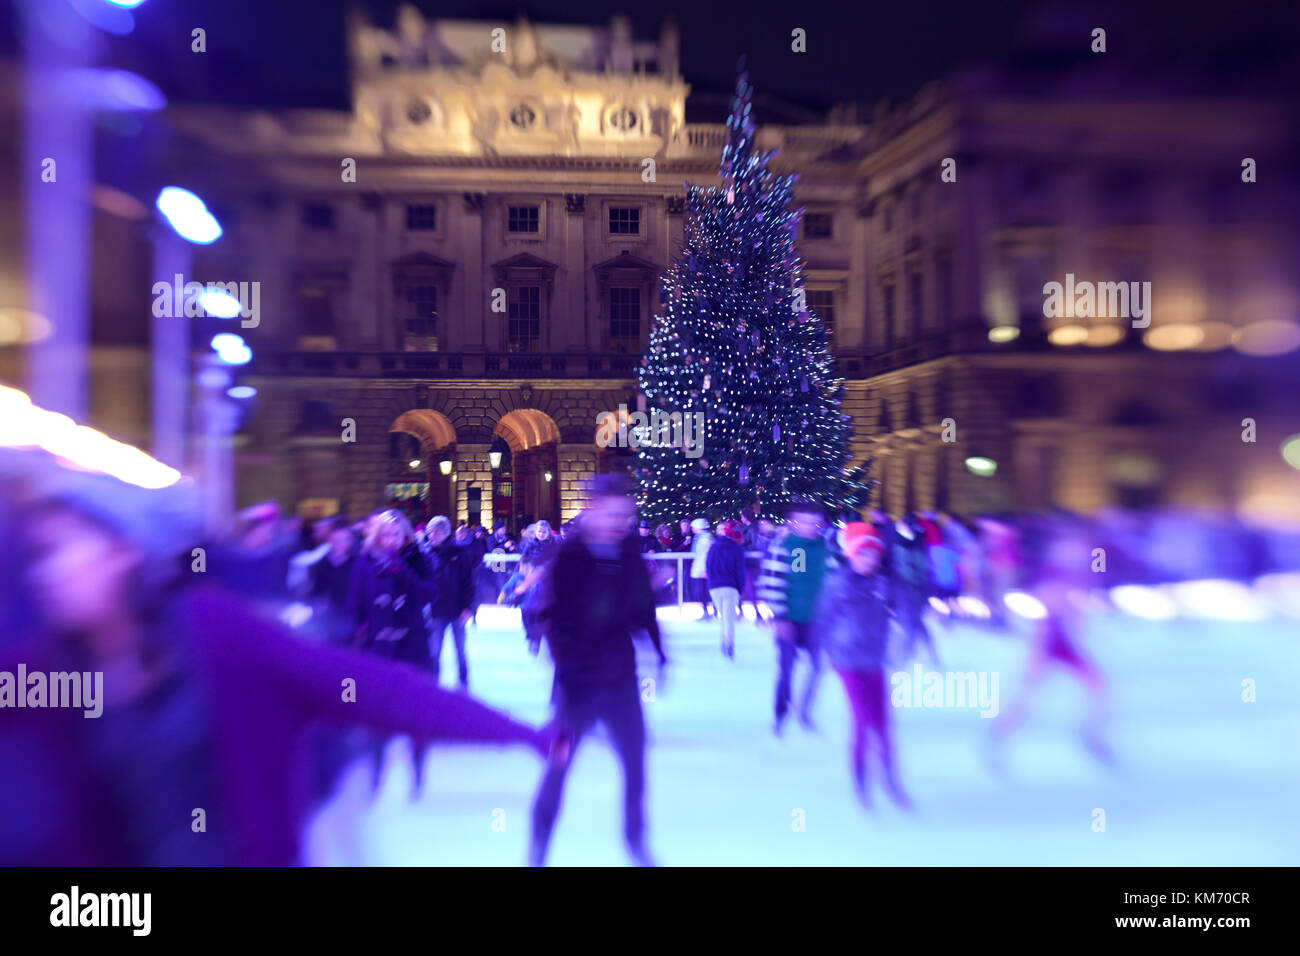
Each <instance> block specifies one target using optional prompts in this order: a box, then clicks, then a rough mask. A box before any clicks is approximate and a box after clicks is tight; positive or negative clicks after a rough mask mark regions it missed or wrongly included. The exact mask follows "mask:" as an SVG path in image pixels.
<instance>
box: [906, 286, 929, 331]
mask: <svg viewBox="0 0 1300 956" xmlns="http://www.w3.org/2000/svg"><path fill="white" fill-rule="evenodd" d="M924 290H925V277H924V276H922V275H921V273H919V272H913V273H912V274H911V275H909V276H908V277H907V297H908V299H910V300H911V302H910V304H911V307H912V338H920V337H921V335H922V334H923V332H924V329H925V291H924Z"/></svg>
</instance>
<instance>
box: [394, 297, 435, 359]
mask: <svg viewBox="0 0 1300 956" xmlns="http://www.w3.org/2000/svg"><path fill="white" fill-rule="evenodd" d="M402 298H403V299H404V300H405V302H406V314H405V316H403V318H404V319H405V324H406V334H407V336H408V337H412V338H422V339H436V336H437V335H438V287H437V286H436V285H408V286H407V287H406V289H405V291H404V294H403V296H402ZM433 347H434V348H437V344H436V342H435V343H434V346H433Z"/></svg>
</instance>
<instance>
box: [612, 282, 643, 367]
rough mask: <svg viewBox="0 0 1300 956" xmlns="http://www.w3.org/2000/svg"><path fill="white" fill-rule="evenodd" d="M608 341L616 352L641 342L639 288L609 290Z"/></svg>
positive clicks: (631, 348) (628, 348) (631, 349)
mask: <svg viewBox="0 0 1300 956" xmlns="http://www.w3.org/2000/svg"><path fill="white" fill-rule="evenodd" d="M609 343H610V348H611V349H613V350H614V351H616V352H627V351H633V350H635V349H636V348H637V347H638V346H639V345H640V344H641V290H640V289H610V290H609Z"/></svg>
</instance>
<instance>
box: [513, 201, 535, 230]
mask: <svg viewBox="0 0 1300 956" xmlns="http://www.w3.org/2000/svg"><path fill="white" fill-rule="evenodd" d="M538 222H539V216H538V208H537V207H536V206H510V207H508V210H507V217H506V229H507V230H508V231H510V232H537V231H538Z"/></svg>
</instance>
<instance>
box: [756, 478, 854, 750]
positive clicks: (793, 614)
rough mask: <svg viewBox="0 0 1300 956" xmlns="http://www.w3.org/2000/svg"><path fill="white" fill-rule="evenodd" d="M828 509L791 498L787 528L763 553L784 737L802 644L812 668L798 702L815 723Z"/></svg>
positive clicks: (762, 591)
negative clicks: (817, 625) (817, 626)
mask: <svg viewBox="0 0 1300 956" xmlns="http://www.w3.org/2000/svg"><path fill="white" fill-rule="evenodd" d="M824 524H825V514H824V512H823V511H822V508H821V506H820V505H818V504H816V503H815V502H811V501H795V502H791V504H790V505H789V506H787V508H786V524H785V527H784V529H783V531H784V533H783V534H781V535H779V536H778V537H776V538H774V539H773V541H772V543H771V545H769V547H768V549H767V554H766V556H765V557H764V558H763V565H762V577H761V578H759V581H758V588H759V591H758V596H759V598H760V599H761V600H762V601H763V602H764V603H766V604H767V606H768V607H769V608H770V609H771V611H772V617H773V623H774V625H775V627H776V647H777V678H776V708H775V709H776V721H775V723H774V725H773V728H772V729H773V731H774V732H775V733H776V735H777V736H778V737H779V736H781V734H782V733H783V731H784V728H785V719H786V715H787V714H788V712H789V710H790V688H791V683H792V682H793V674H794V662H795V658H796V656H797V655H798V652H799V651H800V650H803V651H804V652H805V653H806V654H807V655H808V663H809V664H810V665H811V671H810V673H809V675H808V683H807V684H806V685H805V687H804V692H803V697H802V699H801V700H800V703H799V720H800V722H801V723H802V724H803V725H804V726H805V727H806V728H808V729H810V730H811V729H813V722H812V704H813V698H814V696H815V695H816V693H817V681H818V679H819V678H820V676H821V652H820V650H819V649H818V646H817V635H816V633H815V632H814V630H813V627H812V623H811V622H812V617H813V612H814V611H815V610H816V608H817V598H818V596H819V595H820V594H821V589H822V584H823V582H824V581H825V580H826V576H827V572H828V571H833V570H834V569H835V559H834V556H833V555H832V554H831V552H830V549H829V548H828V547H827V546H826V541H825V540H824V539H823V538H822V527H823V525H824Z"/></svg>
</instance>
